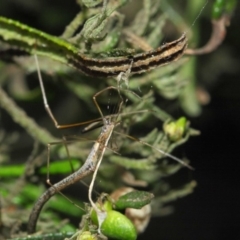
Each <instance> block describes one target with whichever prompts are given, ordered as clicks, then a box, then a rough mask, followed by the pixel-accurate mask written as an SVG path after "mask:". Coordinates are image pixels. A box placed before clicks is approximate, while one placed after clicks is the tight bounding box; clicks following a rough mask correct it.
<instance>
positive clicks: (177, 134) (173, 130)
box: [163, 117, 187, 142]
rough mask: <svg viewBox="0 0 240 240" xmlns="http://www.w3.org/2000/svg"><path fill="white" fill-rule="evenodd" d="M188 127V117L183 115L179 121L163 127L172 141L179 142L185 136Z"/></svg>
mask: <svg viewBox="0 0 240 240" xmlns="http://www.w3.org/2000/svg"><path fill="white" fill-rule="evenodd" d="M186 127H187V119H186V118H185V117H181V118H179V119H178V120H177V121H174V122H170V123H166V124H164V126H163V129H164V132H165V133H166V134H167V136H168V138H169V139H170V140H171V141H172V142H177V141H179V140H181V138H182V137H183V136H184V134H185V131H186Z"/></svg>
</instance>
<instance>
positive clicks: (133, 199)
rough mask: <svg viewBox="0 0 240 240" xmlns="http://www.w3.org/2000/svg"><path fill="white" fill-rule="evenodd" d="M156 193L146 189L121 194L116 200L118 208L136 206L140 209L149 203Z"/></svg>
mask: <svg viewBox="0 0 240 240" xmlns="http://www.w3.org/2000/svg"><path fill="white" fill-rule="evenodd" d="M153 197H154V195H153V194H152V193H149V192H144V191H132V192H129V193H127V194H125V195H123V196H121V197H120V198H119V199H118V200H117V201H116V202H115V207H116V209H125V208H135V209H140V208H142V207H143V206H145V205H147V204H149V203H150V202H151V200H152V199H153Z"/></svg>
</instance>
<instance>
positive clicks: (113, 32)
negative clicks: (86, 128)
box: [0, 0, 234, 232]
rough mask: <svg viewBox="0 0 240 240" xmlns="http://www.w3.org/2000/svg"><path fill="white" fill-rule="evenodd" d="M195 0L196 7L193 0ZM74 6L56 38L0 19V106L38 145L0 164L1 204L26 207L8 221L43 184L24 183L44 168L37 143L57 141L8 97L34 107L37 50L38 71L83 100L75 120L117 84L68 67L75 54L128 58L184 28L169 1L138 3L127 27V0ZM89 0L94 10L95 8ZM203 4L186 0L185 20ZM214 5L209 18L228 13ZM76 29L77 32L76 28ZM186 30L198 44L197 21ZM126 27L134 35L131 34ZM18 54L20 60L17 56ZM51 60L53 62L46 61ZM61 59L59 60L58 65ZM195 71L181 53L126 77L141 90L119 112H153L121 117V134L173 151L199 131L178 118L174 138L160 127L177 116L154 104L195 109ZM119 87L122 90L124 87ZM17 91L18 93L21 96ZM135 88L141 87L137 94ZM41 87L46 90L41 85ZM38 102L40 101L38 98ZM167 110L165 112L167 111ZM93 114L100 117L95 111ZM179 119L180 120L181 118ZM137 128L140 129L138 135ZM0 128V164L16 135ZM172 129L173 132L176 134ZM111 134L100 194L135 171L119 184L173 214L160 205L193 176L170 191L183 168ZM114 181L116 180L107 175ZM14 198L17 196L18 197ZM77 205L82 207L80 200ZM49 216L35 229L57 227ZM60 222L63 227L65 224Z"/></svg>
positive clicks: (73, 152) (78, 154)
mask: <svg viewBox="0 0 240 240" xmlns="http://www.w3.org/2000/svg"><path fill="white" fill-rule="evenodd" d="M196 2H197V3H198V4H196ZM233 2H234V1H232V3H233ZM78 3H79V5H80V6H81V7H82V10H81V12H79V13H78V14H77V15H76V17H75V18H74V19H73V21H72V22H71V23H70V24H69V25H68V26H67V27H66V28H65V31H64V33H63V34H62V36H61V38H59V37H55V36H51V35H47V34H45V33H43V32H42V31H39V30H33V29H32V28H31V27H28V26H26V25H23V24H22V23H17V22H15V21H12V20H9V19H6V18H4V17H1V18H0V50H1V55H0V56H1V58H2V59H4V58H5V59H9V58H11V59H13V60H14V61H15V62H17V64H18V65H17V66H16V65H14V66H13V65H10V64H6V63H1V66H0V67H1V72H2V73H3V74H1V84H2V86H3V87H4V88H8V89H10V90H9V91H8V92H9V94H11V97H9V96H8V95H7V94H6V93H5V92H4V91H3V88H2V89H1V91H0V99H1V107H3V108H4V109H6V111H7V112H8V113H9V114H10V115H11V116H12V118H13V119H14V121H16V122H17V123H18V124H19V125H20V126H22V127H23V128H24V130H25V131H26V132H28V134H29V135H30V136H32V138H33V139H34V141H35V142H36V144H35V146H34V147H33V146H32V148H33V152H32V154H31V155H30V156H29V161H27V162H26V163H25V161H24V163H22V164H15V165H13V166H5V165H4V164H2V166H1V172H0V177H1V178H2V179H3V181H4V185H3V184H2V186H1V191H2V192H1V194H2V195H3V199H4V200H3V201H4V206H5V205H6V206H9V205H11V204H12V205H13V206H15V207H16V206H24V208H26V210H25V211H24V213H23V210H22V209H21V210H19V209H17V210H16V211H15V213H14V214H15V215H13V218H16V216H23V217H21V218H22V219H21V220H22V222H26V221H27V217H28V215H29V212H30V210H31V206H32V204H33V201H35V200H36V199H37V198H38V196H40V195H41V193H42V192H43V187H41V188H40V189H38V188H37V189H36V188H34V186H32V185H30V183H29V181H28V180H29V178H30V180H31V181H30V182H34V180H35V178H36V174H35V171H36V169H37V168H39V167H40V166H41V168H40V172H41V171H44V170H42V169H43V168H42V165H43V167H45V163H44V162H45V161H46V158H47V157H46V154H44V153H43V154H42V155H39V152H40V150H41V147H39V146H38V145H37V143H40V144H43V145H44V146H45V145H46V144H48V143H49V142H55V141H58V140H57V138H56V137H53V136H52V135H51V134H50V133H49V132H48V131H46V130H44V129H42V128H41V127H40V126H39V124H36V123H35V122H34V121H33V120H32V119H31V118H29V117H28V116H27V115H26V114H25V112H24V111H23V110H22V109H21V108H19V107H18V106H17V105H16V104H15V103H14V101H13V99H16V100H18V101H19V99H20V100H21V101H25V102H26V103H27V104H28V103H29V102H33V103H34V104H36V103H37V102H38V101H39V102H40V100H39V98H40V97H39V89H38V88H37V89H34V90H26V79H25V76H26V75H30V73H32V72H34V71H35V70H36V66H35V64H34V62H33V59H32V57H31V56H29V55H31V54H35V53H36V54H38V55H41V56H43V58H41V59H40V67H41V70H42V71H43V72H45V73H48V74H51V75H53V76H55V79H58V78H61V79H64V80H63V81H62V82H61V83H59V82H58V85H61V87H62V88H65V89H68V91H69V92H71V94H73V95H75V96H77V97H78V98H79V99H81V103H80V104H81V107H82V109H79V108H77V109H76V115H77V116H86V117H85V119H79V121H81V120H87V119H90V118H91V117H92V116H93V115H94V114H95V113H96V111H95V110H93V107H89V106H92V103H91V99H92V96H93V95H94V93H96V92H97V91H99V90H101V89H103V88H104V87H105V86H106V85H114V86H116V85H117V84H116V80H115V79H111V78H110V79H106V78H103V79H97V78H96V75H94V78H89V77H86V76H84V75H80V73H78V72H76V70H75V69H73V68H69V67H67V64H68V65H70V66H74V67H76V66H77V64H75V63H76V62H77V61H76V62H74V61H73V59H78V58H79V53H83V54H84V56H87V57H89V58H92V57H94V58H96V59H108V58H109V57H113V58H118V57H119V58H121V57H126V56H132V55H134V54H135V52H134V51H139V52H144V51H148V50H149V49H150V48H154V49H155V48H157V47H158V46H159V45H160V42H161V39H162V38H163V37H164V36H165V35H166V34H167V36H170V35H174V37H175V36H177V37H175V38H178V37H179V35H180V34H179V33H181V32H182V31H185V30H186V29H187V27H186V25H182V24H183V23H184V20H183V17H181V15H180V14H178V13H177V12H176V11H175V12H173V8H172V7H171V5H170V4H169V2H168V1H162V2H161V4H160V1H154V0H152V1H150V0H145V1H143V6H142V9H141V10H140V11H139V12H138V13H137V14H136V16H135V18H134V21H133V22H132V23H131V24H128V25H127V26H126V25H124V22H123V19H124V14H123V13H120V12H118V10H119V8H120V7H122V6H123V5H124V4H127V3H128V1H106V5H104V6H102V1H97V2H96V1H78ZM95 3H96V4H97V6H99V8H95V7H94V6H95V5H94V4H95ZM203 4H204V3H203V1H195V3H194V6H193V5H191V1H188V8H187V14H186V16H187V17H188V18H189V19H191V20H190V21H193V20H194V19H195V18H196V16H197V13H198V12H199V9H200V8H201V7H202V6H203ZM216 5H217V6H214V7H215V10H214V14H213V16H214V19H216V18H220V17H221V16H222V14H219V12H223V11H218V10H219V9H226V8H227V9H228V11H229V7H228V6H227V7H226V4H224V1H216ZM126 6H128V5H126ZM153 6H154V7H153ZM93 7H94V8H93ZM232 8H233V6H231V9H230V11H232ZM216 9H217V10H216ZM216 11H218V14H216ZM159 12H162V14H159ZM184 19H185V18H184ZM166 22H170V23H171V24H172V26H174V31H172V32H170V31H169V32H165V33H163V26H164V25H165V23H166ZM80 26H81V27H82V30H81V31H78V30H79V27H80ZM182 26H184V27H182ZM192 29H193V30H194V33H193V37H194V41H195V42H197V41H198V40H199V34H198V32H197V31H198V26H197V25H196V24H195V25H194V26H193V28H192ZM132 32H133V33H134V34H132ZM175 38H174V39H175ZM143 39H144V40H143ZM138 46H141V48H142V49H140V50H139V49H138ZM17 55H18V56H20V57H16V56H17ZM46 57H47V58H46ZM52 59H53V60H57V61H52ZM70 60H72V61H70ZM62 63H63V64H64V65H62ZM77 63H78V62H77ZM49 66H50V68H49ZM11 68H13V70H12V69H11ZM10 70H12V71H10ZM130 70H131V69H130ZM195 72H196V65H195V60H194V59H192V58H190V59H189V60H188V62H187V61H186V58H185V57H183V58H181V59H180V60H179V61H177V62H174V63H172V64H170V65H167V66H165V67H162V68H157V69H155V70H154V71H151V72H147V73H145V74H141V75H137V76H136V75H134V76H133V77H130V78H129V79H128V78H127V79H128V82H127V85H128V86H127V87H128V88H129V89H131V90H132V91H135V92H137V93H138V94H141V99H140V100H139V98H137V97H136V96H135V95H133V94H131V93H126V96H125V97H124V98H128V99H129V102H130V103H131V104H127V105H126V106H125V107H124V109H123V113H128V112H134V111H137V110H142V109H148V110H152V111H153V112H150V111H149V112H145V113H144V114H137V115H135V114H132V115H128V116H123V119H122V120H121V123H122V129H123V131H124V132H125V133H128V132H130V134H131V135H133V136H136V137H141V140H142V141H144V142H147V143H149V144H152V145H153V146H154V147H156V148H159V149H162V150H164V151H166V152H171V151H172V150H173V149H174V148H175V147H177V146H178V145H180V144H182V143H184V142H185V141H187V140H188V138H189V136H191V135H196V134H197V131H195V130H193V129H191V128H190V127H189V125H188V122H187V120H186V119H185V118H184V119H185V120H184V121H182V125H181V126H180V128H181V130H180V137H177V138H176V137H175V130H174V131H173V132H174V137H173V138H172V137H169V131H168V132H167V133H166V129H168V130H169V128H170V129H175V125H174V124H175V121H174V119H173V117H171V116H170V114H167V113H166V112H165V111H163V110H162V107H160V105H161V104H160V100H162V98H166V99H168V100H173V99H177V100H178V101H176V105H177V106H178V105H181V106H182V108H183V109H184V110H185V112H187V113H188V114H191V115H198V114H200V111H201V108H200V104H199V102H198V100H197V98H196V92H195V91H196V89H195V82H194V81H195ZM4 73H5V74H4ZM14 74H16V75H14ZM6 76H8V77H6ZM16 76H17V78H18V79H17V81H18V84H19V85H18V86H20V87H18V89H17V90H16V88H15V87H14V85H15V84H16V81H15V82H14V83H12V84H11V83H10V80H9V78H12V79H14V77H16ZM80 76H81V77H80ZM33 77H34V76H33ZM35 78H36V77H35ZM79 78H81V81H79ZM96 79H97V81H96ZM35 80H36V79H35ZM120 84H121V83H120ZM121 85H122V86H123V87H124V84H121ZM122 86H121V87H122ZM150 86H152V87H153V91H151V87H150ZM55 87H56V86H55ZM55 87H54V88H55ZM20 89H21V90H22V92H21V93H20ZM138 89H140V90H141V91H138ZM54 91H55V89H54ZM47 92H50V91H48V90H47ZM123 94H124V93H123ZM64 97H65V96H64ZM114 100H115V98H114V97H112V98H111V102H112V104H113V105H114V104H117V101H115V102H114ZM108 101H109V100H108V98H107V97H106V98H101V99H100V102H101V104H102V105H107V104H108ZM162 101H163V100H162ZM60 103H61V102H60ZM40 105H42V103H41V102H40ZM162 105H164V104H162ZM176 105H175V106H176ZM70 106H71V109H73V107H72V105H71V104H70V105H68V106H67V107H65V108H63V107H62V108H61V111H62V112H63V115H65V114H66V111H67V110H68V109H70ZM54 109H55V106H54ZM166 111H169V112H171V111H170V109H167V110H166ZM29 114H30V113H29ZM44 114H45V113H44ZM173 114H174V113H173ZM153 115H154V116H155V119H154V118H153ZM61 117H64V116H61ZM61 117H60V119H61ZM95 117H98V116H96V115H95ZM158 119H160V120H161V121H162V122H164V129H163V130H162V129H161V128H160V127H159V122H158ZM181 119H183V118H181ZM49 121H50V120H49ZM177 122H178V123H179V121H177ZM180 122H181V121H180ZM153 123H154V127H153ZM172 125H174V127H172ZM177 129H178V128H177ZM164 130H165V131H164ZM141 131H142V134H139V133H140V132H141ZM1 132H2V136H3V137H2V139H1V140H2V142H3V144H2V147H1V148H2V149H3V150H2V151H1V156H2V158H1V159H3V160H2V161H5V163H11V161H10V159H11V158H10V155H9V152H11V145H10V143H12V142H13V140H14V137H12V136H11V134H10V132H7V131H5V133H3V130H2V131H1ZM170 132H172V131H170ZM177 132H178V133H179V131H177ZM19 138H20V139H21V141H23V139H24V134H23V133H21V132H20V133H19ZM116 138H117V142H118V148H119V150H118V151H119V152H120V154H121V155H120V156H118V155H115V154H113V152H111V151H107V152H106V155H105V156H104V161H103V164H102V166H101V169H100V172H99V177H100V178H101V181H99V186H100V188H101V189H103V190H101V191H105V192H111V191H112V190H116V189H117V188H118V187H121V186H122V179H123V178H124V177H125V176H127V175H128V174H130V177H132V176H134V177H135V179H133V181H132V180H131V179H130V180H129V178H128V179H127V180H126V179H125V180H124V181H126V182H127V184H129V185H131V184H132V185H134V184H135V185H136V186H138V187H143V186H146V185H147V186H148V187H149V191H150V192H154V195H155V199H154V200H153V201H152V207H153V213H154V214H155V215H159V214H161V213H164V212H166V213H168V212H171V209H170V210H169V208H168V207H165V205H166V203H169V202H170V201H172V200H175V199H176V198H178V197H182V196H185V195H187V194H189V193H191V192H192V190H193V188H194V187H195V186H196V183H195V182H194V181H192V182H190V183H187V184H183V186H179V187H178V188H176V189H174V188H172V186H171V184H170V183H168V181H167V177H170V176H171V175H173V174H175V173H176V172H178V171H179V170H180V169H181V168H182V165H179V164H172V163H171V162H170V161H166V159H165V158H164V155H162V154H161V153H159V152H157V153H156V152H154V151H152V149H150V148H148V147H147V146H142V145H141V144H139V142H132V141H130V140H127V139H126V138H124V137H123V136H117V137H116ZM18 144H19V142H18ZM9 146H10V147H9ZM89 149H90V147H89V144H87V143H81V144H79V145H78V143H76V144H72V145H71V146H69V152H70V156H71V158H78V159H79V160H80V161H81V162H84V161H85V158H86V156H87V154H88V152H89ZM14 151H16V150H15V149H14V148H13V149H12V152H14ZM53 155H55V156H56V158H57V159H66V158H68V156H67V154H66V152H65V149H64V147H59V146H57V147H56V148H54V150H53ZM73 160H74V159H73ZM67 165H68V163H66V165H64V166H61V168H60V170H56V169H57V167H54V165H52V167H51V168H52V172H54V171H55V172H56V171H57V172H58V173H62V169H64V170H65V169H66V168H68V169H69V167H67ZM25 166H26V167H25ZM14 169H15V170H14ZM126 169H127V170H126ZM129 169H130V170H129ZM51 174H53V173H51ZM13 175H14V177H16V176H18V177H19V180H18V181H17V186H19V187H18V188H16V180H15V179H14V180H12V179H11V178H12V177H13ZM128 176H129V175H128ZM10 177H11V178H10ZM113 178H114V181H112V180H111V179H113ZM136 179H137V180H136ZM131 181H132V182H131ZM25 189H27V190H25ZM14 196H17V200H16V199H15V197H14ZM58 197H59V196H58ZM60 198H61V197H60ZM60 198H59V199H60ZM59 201H61V200H57V201H56V202H58V203H59ZM56 202H55V203H54V202H52V201H49V203H50V204H51V203H52V206H49V209H50V208H53V207H56V206H57V203H56ZM74 202H75V201H74ZM64 204H65V205H64V207H60V209H64V208H67V209H68V208H70V207H69V206H70V205H71V203H69V202H65V203H64ZM78 205H81V204H80V203H79V204H78ZM71 207H73V209H76V207H75V206H72V205H71ZM6 209H7V208H6ZM76 211H77V210H76ZM73 212H74V210H73ZM46 213H47V212H46ZM49 213H50V214H49V215H48V216H45V215H42V216H41V219H40V222H39V226H40V228H41V229H42V230H44V231H46V232H48V231H51V232H57V231H58V229H56V228H55V226H56V223H51V222H53V220H54V221H55V220H56V219H57V218H58V217H57V216H56V215H54V214H53V211H49ZM80 214H81V213H79V215H80ZM3 215H4V214H3ZM13 218H11V217H10V219H7V220H6V219H5V218H3V219H2V225H3V226H6V229H9V228H11V227H12V226H13V223H14V221H13ZM46 219H47V221H46ZM60 219H61V218H60ZM58 221H59V218H58ZM46 222H47V223H48V225H47V224H46ZM58 224H59V223H58ZM63 224H64V225H65V223H63ZM71 230H73V228H71ZM88 230H89V229H88ZM90 230H91V229H90ZM6 231H8V230H6Z"/></svg>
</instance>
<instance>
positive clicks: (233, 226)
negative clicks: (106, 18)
mask: <svg viewBox="0 0 240 240" xmlns="http://www.w3.org/2000/svg"><path fill="white" fill-rule="evenodd" d="M77 12H78V8H76V5H75V3H74V2H73V1H72V2H71V1H64V0H61V1H59V0H58V1H56V0H55V1H16V0H15V1H14V0H11V1H10V0H8V1H5V2H4V3H3V2H2V3H1V6H0V15H3V16H6V17H10V18H13V19H17V20H19V21H21V22H24V23H26V24H29V25H31V26H34V27H36V28H40V29H42V30H44V31H46V32H49V33H51V34H56V35H59V34H61V32H62V29H63V26H65V25H66V24H67V23H68V22H69V21H70V20H71V19H72V18H73V16H74V15H75V14H76V13H77ZM59 16H61V18H59ZM199 21H200V25H201V33H202V35H203V36H202V43H204V42H205V41H206V40H207V38H208V34H209V32H210V24H209V21H208V20H207V19H206V18H200V19H199ZM239 22H240V12H239V8H238V9H237V11H236V12H235V14H234V16H233V18H232V22H231V26H230V27H229V28H228V34H227V36H226V40H225V41H224V43H223V44H222V45H221V46H220V48H219V49H218V50H217V51H215V52H214V53H212V54H209V55H207V56H202V57H199V58H198V79H199V82H200V84H201V85H202V86H204V87H205V88H206V89H207V91H208V92H209V93H210V95H211V102H210V103H209V104H208V105H206V106H204V107H203V111H202V114H201V115H200V116H199V117H197V118H190V120H191V126H192V127H194V128H195V129H199V130H200V131H201V136H199V137H196V138H192V139H191V140H190V141H188V143H187V144H186V147H185V152H186V155H187V157H188V158H189V159H191V163H192V165H193V166H194V167H195V168H196V170H195V171H194V172H193V173H192V175H193V176H192V178H193V179H195V180H196V181H197V183H198V187H197V188H196V189H195V191H194V194H192V195H190V196H188V197H186V198H182V199H179V200H178V201H176V202H175V203H174V206H175V213H174V214H172V215H170V216H167V217H164V218H153V219H152V220H151V224H150V225H149V227H148V229H147V231H146V232H145V233H144V234H142V236H141V237H140V238H139V239H152V240H153V239H165V240H167V239H171V240H175V239H184V240H188V239H189V240H192V239H195V240H198V239H199V240H200V239H201V240H202V239H209V240H215V239H216V240H223V239H231V240H235V239H236V240H237V239H240V231H239V229H240V226H239V225H240V217H239V215H240V210H239V209H240V208H239V201H240V196H239V195H240V193H239V180H240V177H239V176H240V174H239V171H240V169H239V164H238V161H239V151H238V149H239V148H240V146H239V138H240V128H239V124H240V121H239V120H240V114H239V110H240V101H239V100H240V63H239V61H240V59H239V42H240V31H239ZM223 53H224V54H223ZM210 60H211V61H212V62H211V61H210ZM206 63H207V64H206ZM209 63H211V64H209Z"/></svg>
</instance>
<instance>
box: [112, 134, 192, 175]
mask: <svg viewBox="0 0 240 240" xmlns="http://www.w3.org/2000/svg"><path fill="white" fill-rule="evenodd" d="M114 133H116V134H119V135H123V136H125V137H127V138H129V139H131V140H134V141H137V142H140V143H141V144H143V145H145V146H148V147H150V148H152V149H153V150H155V151H157V152H159V153H161V154H163V155H164V156H166V157H169V158H171V159H172V160H174V161H176V162H178V163H180V164H182V165H183V166H185V167H187V168H189V169H190V170H194V168H193V167H192V166H190V165H189V164H187V163H186V162H184V161H183V160H181V159H180V158H178V157H175V156H173V155H172V154H170V153H168V152H165V151H163V150H161V149H159V148H156V147H154V146H152V145H151V144H149V143H147V142H144V141H142V140H141V139H139V138H136V137H133V136H130V135H127V134H123V133H120V132H116V131H114Z"/></svg>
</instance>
